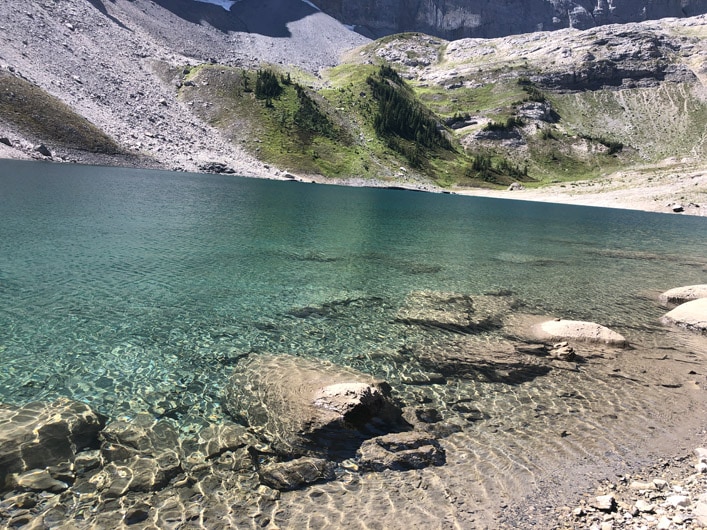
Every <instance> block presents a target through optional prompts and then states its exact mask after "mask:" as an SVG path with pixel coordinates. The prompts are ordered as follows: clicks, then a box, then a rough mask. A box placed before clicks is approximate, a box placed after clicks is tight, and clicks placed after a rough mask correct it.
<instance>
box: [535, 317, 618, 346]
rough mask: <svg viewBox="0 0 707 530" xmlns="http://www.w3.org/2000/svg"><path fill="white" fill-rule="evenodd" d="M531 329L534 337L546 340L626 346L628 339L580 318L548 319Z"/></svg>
mask: <svg viewBox="0 0 707 530" xmlns="http://www.w3.org/2000/svg"><path fill="white" fill-rule="evenodd" d="M531 331H532V334H533V335H534V336H535V338H537V339H539V340H544V341H548V342H559V341H566V340H574V341H579V342H590V343H597V344H606V345H608V346H615V347H619V348H625V347H626V346H628V341H627V340H626V338H625V337H624V336H623V335H620V334H618V333H616V332H615V331H612V330H610V329H609V328H606V327H604V326H601V325H599V324H595V323H594V322H582V321H580V320H548V321H546V322H542V323H540V324H536V325H535V326H533V328H532V330H531Z"/></svg>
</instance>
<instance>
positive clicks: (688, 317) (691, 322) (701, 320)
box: [661, 298, 707, 334]
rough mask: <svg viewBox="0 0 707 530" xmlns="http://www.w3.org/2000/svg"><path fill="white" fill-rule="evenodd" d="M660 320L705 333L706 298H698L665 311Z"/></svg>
mask: <svg viewBox="0 0 707 530" xmlns="http://www.w3.org/2000/svg"><path fill="white" fill-rule="evenodd" d="M661 322H663V323H664V324H672V325H674V326H678V327H680V328H685V329H687V330H689V331H694V332H696V333H705V334H707V298H698V299H697V300H692V301H690V302H685V303H684V304H681V305H679V306H677V307H676V308H675V309H673V310H672V311H670V312H668V313H666V314H665V315H664V316H663V318H662V319H661Z"/></svg>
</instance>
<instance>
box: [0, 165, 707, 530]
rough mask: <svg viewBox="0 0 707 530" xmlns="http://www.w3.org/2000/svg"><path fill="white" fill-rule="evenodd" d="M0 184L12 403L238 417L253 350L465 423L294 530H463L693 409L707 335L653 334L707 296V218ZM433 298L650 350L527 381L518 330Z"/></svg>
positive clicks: (32, 179)
mask: <svg viewBox="0 0 707 530" xmlns="http://www.w3.org/2000/svg"><path fill="white" fill-rule="evenodd" d="M0 190H1V193H0V219H2V222H1V223H0V300H2V304H1V305H0V356H1V358H2V368H1V369H0V401H2V402H5V403H11V404H23V403H26V402H29V401H33V400H51V399H53V398H55V397H57V396H68V397H71V398H73V399H76V400H80V401H83V402H86V403H89V404H90V405H92V406H93V407H94V408H96V409H98V410H100V411H101V412H103V413H105V414H107V415H108V416H110V417H111V418H117V417H132V416H134V415H135V414H137V413H138V412H149V413H150V414H152V415H154V416H155V417H157V418H159V417H165V418H170V419H171V420H174V421H175V422H176V423H177V424H178V425H179V426H180V428H181V429H183V430H184V432H194V431H196V430H198V428H199V427H200V426H201V425H203V424H205V423H206V422H207V421H219V420H220V419H221V418H222V417H223V414H224V413H223V411H222V410H221V407H220V391H221V389H222V388H223V386H224V384H225V381H226V379H227V378H228V376H229V374H230V373H231V372H232V371H233V369H234V366H237V362H238V359H239V358H241V357H242V356H243V355H245V354H248V353H259V352H273V353H295V354H298V355H306V356H310V357H317V358H323V359H328V360H332V361H335V362H337V363H341V364H344V365H347V366H352V367H354V368H357V369H360V370H363V371H365V372H368V373H371V374H373V375H375V376H381V377H385V378H387V379H388V380H390V381H391V383H393V386H394V390H395V391H396V392H397V395H398V397H399V398H400V399H402V400H403V401H404V402H412V403H420V404H424V405H425V406H429V407H433V408H436V409H437V410H439V411H441V412H442V414H443V416H444V418H445V420H446V421H448V422H451V423H452V424H455V425H458V426H461V430H460V432H457V433H455V434H452V435H451V436H449V437H447V438H445V439H444V443H445V446H446V448H447V450H448V465H446V466H443V467H442V468H436V469H434V470H425V471H421V472H414V473H415V476H416V477H417V476H419V480H420V481H422V482H420V484H422V483H425V484H426V486H425V488H424V490H420V488H421V487H422V486H420V484H416V485H414V486H415V487H414V488H413V486H412V485H410V483H411V482H410V481H413V482H415V481H416V480H417V479H415V480H413V479H411V478H410V476H409V475H408V474H397V475H396V474H393V475H391V476H388V475H387V474H374V475H372V476H363V477H359V476H356V477H354V476H352V477H350V480H349V481H348V482H347V481H337V482H335V483H332V484H328V485H323V486H316V487H315V488H314V489H311V490H310V491H309V492H307V493H306V494H297V493H293V494H287V495H284V496H283V498H282V499H281V500H280V501H279V504H278V507H277V509H276V510H275V511H274V512H273V513H271V514H268V520H271V521H273V524H275V523H277V524H279V525H280V526H281V527H287V526H288V525H291V526H292V527H304V525H307V524H308V525H310V527H322V526H321V524H323V523H322V521H325V520H328V521H330V523H331V521H335V522H334V523H331V524H335V525H342V522H341V521H342V520H344V519H346V518H347V517H348V515H347V514H349V513H351V511H352V510H359V511H360V510H363V511H362V513H363V514H369V517H370V518H371V519H372V520H371V521H368V522H366V515H361V517H360V518H359V519H358V521H359V522H357V523H356V524H354V523H353V522H351V521H349V522H350V525H349V526H351V527H358V526H359V523H360V527H362V528H363V527H376V526H377V524H382V526H380V527H388V528H390V527H398V526H397V525H398V524H399V525H400V527H402V526H405V525H410V524H412V525H413V526H414V525H415V524H418V525H421V526H420V527H426V528H428V527H434V526H439V527H450V528H451V527H454V526H455V525H457V526H459V525H461V526H462V527H469V526H468V525H470V524H472V523H473V522H474V521H476V520H477V519H475V517H480V516H479V515H478V514H476V515H474V512H476V511H477V510H476V508H474V506H484V505H485V504H484V503H488V502H489V499H492V498H495V493H494V492H498V491H500V492H501V493H503V492H505V493H507V494H508V495H511V494H512V493H513V492H514V491H515V492H516V493H517V491H516V490H518V491H521V493H522V492H524V491H525V489H524V488H526V489H527V487H528V484H531V485H532V484H533V483H534V482H537V477H539V476H546V475H548V474H552V472H553V470H554V469H555V467H556V466H560V465H561V463H562V462H563V460H564V461H566V460H567V459H570V458H574V459H577V458H579V459H580V460H581V457H580V456H579V455H585V457H586V458H587V459H589V460H592V459H596V458H598V456H597V455H602V454H603V455H605V456H606V455H612V456H606V458H608V459H612V458H619V456H620V458H625V453H626V452H627V451H628V449H627V448H635V447H638V446H640V445H641V443H643V442H645V444H644V445H646V444H647V440H649V439H650V438H651V437H653V436H657V434H656V432H659V433H663V434H664V433H669V432H673V431H675V432H677V431H676V427H675V425H676V424H678V423H679V418H680V415H681V414H686V413H688V412H689V411H691V410H696V407H698V406H701V400H702V390H701V388H700V387H699V384H698V383H695V382H694V381H692V380H694V379H698V378H699V377H702V376H700V375H699V374H700V373H702V372H700V369H699V367H701V366H702V365H701V363H702V361H703V359H702V354H703V353H704V350H703V349H702V348H703V346H704V342H700V340H701V339H699V338H692V337H689V336H687V335H685V334H682V333H679V332H673V331H670V330H666V329H664V328H662V327H661V326H659V325H658V324H657V320H658V318H659V317H660V316H661V315H662V314H663V313H664V311H665V309H664V308H661V307H660V306H659V305H658V304H657V303H656V301H655V298H656V295H657V293H658V292H660V291H663V290H667V289H669V288H672V287H675V286H680V285H688V284H695V283H704V282H705V278H706V277H707V237H706V236H707V220H706V219H704V218H696V217H680V216H671V215H661V214H650V213H643V212H633V211H621V210H612V209H600V208H588V207H576V206H562V205H551V204H539V203H524V202H519V201H503V200H495V199H482V198H470V197H459V196H452V195H433V194H422V193H413V192H403V191H393V190H381V189H363V188H342V187H336V186H321V185H315V184H300V183H290V182H272V181H263V180H251V179H243V178H238V177H231V176H214V175H194V174H175V173H167V172H159V171H144V170H133V169H115V168H98V167H82V166H75V165H49V164H42V163H28V162H16V161H0ZM420 291H424V292H442V293H460V294H468V295H471V296H472V297H474V296H476V295H488V294H490V295H492V296H490V297H489V296H487V297H485V299H488V300H494V299H502V300H512V303H511V304H510V305H509V306H508V309H507V311H506V313H505V314H504V319H505V322H506V323H507V328H508V326H510V328H512V327H513V323H514V322H515V321H516V320H518V321H519V322H520V320H519V319H520V317H519V316H518V315H519V314H521V313H522V314H536V315H548V316H562V317H566V318H575V319H587V320H592V321H595V322H599V323H601V324H604V325H607V326H609V327H612V328H613V329H615V330H616V331H618V332H620V333H623V334H625V335H626V336H627V338H628V339H629V341H630V342H631V343H632V344H634V346H635V348H636V349H634V350H630V351H628V352H618V353H617V352H615V351H607V350H603V349H601V348H598V349H591V348H588V349H586V351H584V352H580V353H583V355H584V358H585V360H586V362H585V364H584V365H583V366H579V367H577V366H574V365H573V366H571V367H568V366H567V365H563V364H562V363H550V362H548V361H546V360H538V361H537V362H536V361H534V360H532V359H530V358H529V359H526V361H527V362H526V363H525V364H524V365H523V367H521V368H519V367H518V366H515V365H514V363H513V362H511V361H509V360H508V359H503V358H501V359H498V358H496V357H494V356H493V355H494V354H493V352H494V347H495V346H494V345H496V344H502V343H504V341H507V340H508V339H509V333H510V332H509V329H510V328H508V329H506V328H504V329H500V330H490V331H489V332H485V333H481V334H478V335H474V336H468V337H459V336H458V334H454V333H449V332H448V331H444V330H430V329H418V328H415V327H414V326H410V325H409V323H405V322H402V321H401V320H400V319H399V318H398V316H399V312H400V310H401V308H402V307H405V304H406V303H408V302H409V300H410V299H411V298H410V297H411V296H412V297H413V299H414V296H416V295H415V293H419V292H420ZM406 301H407V302H406ZM509 303H510V302H509ZM453 348H462V349H465V351H471V352H473V355H477V357H478V361H479V362H478V366H477V365H468V366H467V368H468V369H467V370H466V371H463V372H459V373H456V374H455V373H449V374H444V375H445V376H446V379H445V382H444V384H433V385H419V384H414V385H411V384H406V381H408V382H409V380H410V378H411V377H414V376H415V374H418V373H420V372H426V371H427V372H429V371H442V372H443V368H444V366H442V368H440V366H441V365H440V362H439V360H438V359H437V358H436V357H435V353H434V352H437V351H450V350H451V349H453ZM410 352H412V354H411V353H410ZM429 352H432V353H429ZM484 352H491V354H492V355H491V359H489V358H488V356H487V357H486V358H484ZM666 353H667V358H666V359H662V362H658V361H656V359H661V358H662V357H663V356H664V355H666ZM473 355H472V356H473ZM430 359H432V360H430ZM529 365H530V366H531V367H532V366H534V365H535V366H536V367H535V368H531V369H529V368H528V366H529ZM668 365H669V366H668ZM682 366H691V367H695V366H697V367H698V369H697V372H698V374H697V375H694V374H691V375H689V376H688V372H687V370H682ZM702 379H704V378H703V377H702ZM688 380H689V381H688ZM693 383H694V385H697V386H696V388H700V389H699V390H690V389H691V388H692V387H691V386H690V385H693ZM694 385H693V386H694ZM691 426H692V425H690V427H691ZM642 441H643V442H642ZM616 455H619V456H616ZM378 475H385V476H383V477H382V478H381V476H378ZM401 476H404V478H401ZM473 485H478V487H476V486H473ZM410 488H413V489H410ZM459 490H464V493H461V491H459ZM420 491H424V492H426V493H424V494H422V497H421V498H420V497H419V492H420ZM381 492H385V494H383V493H381ZM445 492H446V493H445ZM315 493H316V495H315ZM347 495H348V496H347ZM352 496H353V497H354V498H355V499H356V500H355V501H351V503H352V504H351V503H349V501H347V502H343V499H351V497H352ZM327 499H328V501H327ZM406 499H408V500H407V501H406ZM412 501H415V502H414V506H415V509H409V510H401V508H400V506H401V503H405V502H412ZM381 502H382V503H383V504H386V503H387V504H389V505H390V506H395V507H396V509H395V510H392V511H391V510H387V511H386V510H385V509H383V508H382V507H381V506H378V505H376V506H373V505H375V504H376V503H381ZM347 503H348V504H347ZM349 504H351V506H349ZM317 518H323V519H321V520H319V519H317ZM254 520H255V519H254ZM386 521H387V523H386ZM431 522H434V524H432V523H431ZM391 524H392V526H391ZM430 525H431V526H430ZM207 527H208V525H207Z"/></svg>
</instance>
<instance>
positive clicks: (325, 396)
mask: <svg viewBox="0 0 707 530" xmlns="http://www.w3.org/2000/svg"><path fill="white" fill-rule="evenodd" d="M224 406H225V408H226V410H227V411H228V412H229V413H230V414H231V415H232V416H233V417H234V418H235V419H237V420H239V421H242V422H246V423H247V424H248V425H249V426H250V427H251V428H252V429H253V430H256V431H257V432H258V434H259V435H260V436H261V437H262V438H263V439H264V440H265V441H266V442H267V443H269V444H271V446H272V449H273V450H274V451H276V452H277V453H279V454H280V455H282V456H285V457H286V458H293V457H297V456H305V455H306V456H334V455H344V456H345V455H347V454H350V453H352V452H353V451H355V449H356V447H358V445H360V443H361V442H362V441H363V440H364V439H366V438H370V437H371V436H375V435H377V434H381V433H382V432H383V433H385V432H390V431H393V430H399V429H400V428H401V427H404V426H405V425H404V422H403V421H402V411H401V410H400V409H399V408H398V407H397V406H395V405H394V404H393V402H392V401H391V399H390V386H389V385H388V384H387V383H385V382H383V381H379V380H376V379H374V378H373V377H371V376H369V375H366V374H364V373H361V372H357V371H355V370H352V369H349V368H345V367H342V366H336V365H334V364H331V363H328V362H324V361H315V360H309V359H305V358H301V357H294V356H291V355H269V354H263V355H253V356H251V357H250V358H249V359H248V360H247V361H246V362H245V363H243V365H240V366H238V367H237V369H236V372H235V373H234V374H233V376H232V377H231V380H230V381H229V383H228V385H227V387H226V390H225V395H224Z"/></svg>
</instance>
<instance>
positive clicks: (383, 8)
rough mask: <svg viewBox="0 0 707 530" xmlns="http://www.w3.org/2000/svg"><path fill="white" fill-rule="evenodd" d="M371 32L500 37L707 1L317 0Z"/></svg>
mask: <svg viewBox="0 0 707 530" xmlns="http://www.w3.org/2000/svg"><path fill="white" fill-rule="evenodd" d="M314 3H315V4H316V5H317V6H319V7H320V8H321V9H322V10H323V11H324V12H326V13H328V14H330V15H331V16H333V17H335V18H337V19H338V20H341V21H342V22H344V23H346V24H350V25H354V26H356V30H357V31H360V32H361V33H362V34H364V35H368V36H370V37H374V38H376V37H383V36H385V35H390V34H392V33H401V32H407V31H417V32H423V33H428V34H431V35H436V36H438V37H443V38H445V39H460V38H464V37H501V36H505V35H513V34H518V33H530V32H533V31H550V30H555V29H562V28H568V27H571V28H577V29H589V28H593V27H595V26H599V25H605V24H624V23H627V22H640V21H645V20H654V19H658V18H666V17H691V16H695V15H699V14H703V13H706V12H707V1H705V0H661V1H658V2H656V1H647V0H523V1H518V0H495V1H493V2H488V1H482V0H471V1H469V0H436V1H434V2H420V1H417V0H414V1H413V0H386V1H384V2H379V1H376V2H374V1H372V0H364V1H361V2H341V1H340V0H314Z"/></svg>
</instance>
